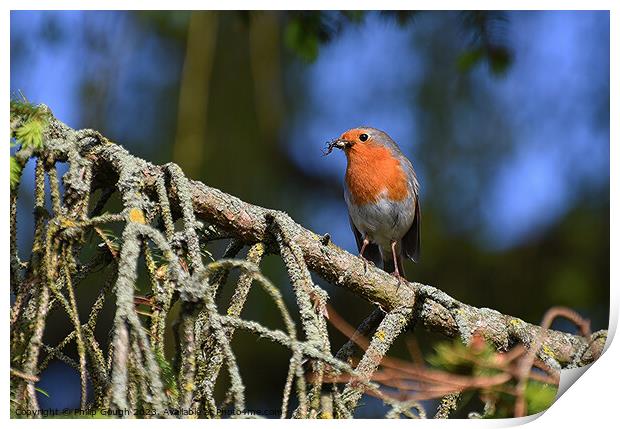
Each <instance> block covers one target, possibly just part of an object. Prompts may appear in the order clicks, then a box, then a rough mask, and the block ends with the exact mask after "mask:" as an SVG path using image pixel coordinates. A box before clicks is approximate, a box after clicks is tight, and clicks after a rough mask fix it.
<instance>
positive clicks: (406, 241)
mask: <svg viewBox="0 0 620 429" xmlns="http://www.w3.org/2000/svg"><path fill="white" fill-rule="evenodd" d="M402 252H403V253H404V255H405V256H406V257H407V258H409V259H411V260H412V261H413V262H418V261H419V260H420V200H419V199H418V197H417V195H416V201H415V217H414V219H413V223H412V224H411V227H410V228H409V231H407V233H406V234H405V236H404V237H403V240H402Z"/></svg>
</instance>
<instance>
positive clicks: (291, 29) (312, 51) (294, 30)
mask: <svg viewBox="0 0 620 429" xmlns="http://www.w3.org/2000/svg"><path fill="white" fill-rule="evenodd" d="M284 41H285V43H286V45H287V46H288V47H289V48H291V49H292V50H293V51H295V52H296V53H297V54H298V55H299V56H301V57H302V58H303V59H304V60H306V61H308V62H313V61H314V60H316V58H317V57H318V56H319V38H318V36H317V34H316V33H315V32H313V31H310V30H309V29H307V28H305V27H304V24H303V23H302V21H301V20H300V19H293V20H292V21H291V22H289V24H288V25H287V26H286V31H285V34H284Z"/></svg>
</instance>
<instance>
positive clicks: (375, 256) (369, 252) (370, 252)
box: [349, 216, 381, 265]
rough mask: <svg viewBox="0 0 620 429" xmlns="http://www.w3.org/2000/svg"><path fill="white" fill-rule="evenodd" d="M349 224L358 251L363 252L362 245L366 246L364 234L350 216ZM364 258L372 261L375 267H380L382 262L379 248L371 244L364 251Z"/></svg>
mask: <svg viewBox="0 0 620 429" xmlns="http://www.w3.org/2000/svg"><path fill="white" fill-rule="evenodd" d="M349 224H350V225H351V231H353V235H354V236H355V242H356V243H357V250H361V249H362V244H364V237H362V233H361V232H359V231H358V230H357V228H356V227H355V224H354V223H353V219H351V216H349ZM364 258H366V259H368V260H369V261H372V262H373V263H374V264H375V265H378V264H379V263H380V262H381V252H379V246H377V245H376V244H374V243H369V244H368V245H367V246H366V249H365V250H364Z"/></svg>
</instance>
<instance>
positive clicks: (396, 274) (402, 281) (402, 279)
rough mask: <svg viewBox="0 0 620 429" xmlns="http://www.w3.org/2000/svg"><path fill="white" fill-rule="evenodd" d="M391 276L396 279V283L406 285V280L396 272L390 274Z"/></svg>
mask: <svg viewBox="0 0 620 429" xmlns="http://www.w3.org/2000/svg"><path fill="white" fill-rule="evenodd" d="M390 274H391V275H393V276H394V277H396V280H398V283H399V284H400V283H407V279H406V278H404V277H403V276H401V275H400V273H399V272H398V270H396V271H394V272H393V273H390Z"/></svg>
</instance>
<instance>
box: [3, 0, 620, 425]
mask: <svg viewBox="0 0 620 429" xmlns="http://www.w3.org/2000/svg"><path fill="white" fill-rule="evenodd" d="M617 4H618V3H617V2H613V1H604V0H591V1H588V2H585V1H576V0H564V1H548V0H547V1H542V0H537V1H533V0H520V1H489V0H487V1H478V0H470V1H454V0H444V1H442V2H441V3H439V2H425V3H422V2H419V1H418V2H411V1H409V2H405V1H394V0H384V1H382V2H380V3H379V2H376V1H367V0H358V1H355V2H353V1H339V2H334V1H333V0H332V1H325V0H317V1H298V2H296V3H295V4H294V5H293V4H291V2H290V1H287V2H285V1H281V0H280V1H269V2H266V1H263V2H258V1H247V0H246V1H228V2H222V1H218V2H215V1H200V2H199V1H184V0H177V1H175V2H174V3H171V2H163V1H149V2H146V1H142V2H138V1H128V0H124V1H119V0H109V1H106V2H102V1H91V2H88V5H86V4H85V2H83V1H75V0H72V1H69V0H66V1H49V0H40V1H33V0H24V1H14V0H9V1H4V2H2V6H3V9H4V10H3V12H4V13H2V15H1V17H0V29H1V30H0V31H1V33H2V39H3V40H2V47H3V49H2V60H3V61H2V64H4V66H3V67H1V68H0V70H1V73H2V84H3V87H4V94H5V97H6V98H5V101H4V103H2V104H1V106H2V107H0V117H4V118H8V117H9V104H8V102H7V101H8V100H7V99H8V98H9V96H10V85H9V67H10V52H9V46H10V40H9V35H10V27H9V25H10V12H9V11H10V10H11V9H14V10H19V9H99V10H106V9H108V10H109V9H159V10H165V9H173V8H174V9H177V10H182V9H184V10H191V9H253V10H256V9H334V8H338V9H357V10H362V9H377V8H383V9H411V8H415V9H420V10H424V9H433V10H434V9H506V10H544V9H556V8H558V7H560V8H562V9H575V10H592V9H602V10H611V14H610V15H611V45H610V46H611V60H610V64H611V86H610V90H611V95H612V96H611V110H610V114H611V133H610V139H611V145H610V149H611V157H610V162H611V168H610V173H611V177H610V186H611V195H610V197H611V256H610V257H611V262H612V263H611V285H612V286H611V311H610V326H609V330H610V334H609V340H608V342H607V350H606V352H605V354H604V355H603V356H602V357H601V358H600V359H599V360H598V361H597V362H596V363H595V364H594V365H592V368H590V369H589V370H588V371H587V375H585V376H584V377H581V378H580V379H579V380H578V381H577V382H576V383H575V384H574V386H572V387H571V388H569V389H568V391H567V392H566V393H565V394H564V395H563V396H562V397H561V398H560V400H559V401H558V402H557V403H555V404H554V405H553V406H552V407H551V408H550V409H549V410H548V411H546V412H545V413H543V414H542V416H540V418H536V419H532V418H525V419H512V420H510V419H509V420H485V421H481V420H449V421H441V422H440V421H418V422H415V423H413V422H404V421H394V422H388V421H385V420H383V421H381V423H379V424H390V425H395V426H399V425H407V426H408V427H410V425H412V424H415V425H416V426H417V425H421V426H423V427H429V426H439V425H441V426H442V427H446V426H448V427H456V426H468V427H473V426H476V427H479V426H482V427H505V426H515V425H518V424H522V423H525V422H527V421H531V423H530V424H529V425H530V427H533V428H548V427H550V425H553V426H554V427H555V426H559V427H562V428H571V427H582V428H583V427H601V426H603V425H605V424H607V423H610V422H612V421H617V413H618V410H617V409H616V407H617V399H616V398H617V389H618V386H620V376H619V373H620V370H619V369H618V362H620V346H618V345H617V344H616V343H617V341H616V342H615V343H614V342H612V341H611V340H612V339H613V337H614V335H615V331H616V327H617V322H618V285H619V284H620V281H619V280H620V278H619V276H618V264H617V263H615V264H614V263H613V261H619V260H620V258H618V244H617V243H618V242H619V240H620V226H619V223H618V222H620V219H619V217H618V201H619V186H618V185H619V183H618V174H617V173H615V171H617V169H618V168H619V167H620V162H619V161H620V160H619V159H618V157H619V152H618V148H617V144H618V128H617V123H618V122H617V121H618V119H619V118H620V110H619V109H618V100H619V97H618V95H619V94H618V85H617V79H618V76H619V73H620V69H619V67H618V47H619V46H620V45H619V43H618V34H619V33H618V25H619V24H620V19H619V18H618V16H619V15H618V10H619V9H620V8H619V7H618V6H617ZM5 124H6V122H5ZM5 126H7V125H5ZM7 131H8V130H6V128H5V132H4V135H5V136H6V135H7V134H8V132H7ZM1 157H2V161H0V162H2V163H3V164H2V165H4V166H8V159H7V158H8V151H6V150H5V151H2V155H1ZM4 171H6V173H5V179H4V180H3V181H2V182H1V183H2V188H1V189H2V196H1V197H0V198H2V201H5V202H6V201H8V199H9V188H8V183H9V180H8V177H6V176H8V168H6V167H5V169H4ZM8 217H9V216H8V210H7V209H6V208H5V209H4V210H3V212H2V220H1V221H0V228H1V231H2V237H4V241H3V242H4V246H3V247H2V254H1V255H0V261H2V264H3V265H2V266H3V272H5V273H6V274H5V275H4V276H3V278H5V279H8V278H9V276H8V271H9V267H8V261H9V257H8V252H9V249H8V236H9V231H8V229H9V227H8V225H9V219H8ZM6 290H8V285H6V287H5V293H6ZM6 295H7V296H5V297H4V298H5V308H6V309H7V310H6V311H7V312H8V302H7V301H8V293H7V294H6ZM5 320H6V314H5ZM8 329H9V328H8V324H6V323H3V324H2V331H1V332H2V344H4V347H3V348H2V361H3V362H4V367H5V368H7V367H8V366H9V357H8V348H7V347H6V344H7V343H8V338H9V332H8ZM8 383H9V380H8V374H7V375H6V376H5V377H4V378H3V383H2V384H3V385H2V386H1V387H0V394H1V395H2V396H1V398H2V399H0V401H1V402H0V403H2V404H5V406H3V407H2V411H1V413H2V414H1V415H2V416H3V417H4V419H8V417H9V412H8V410H9V407H8V404H9V386H8ZM532 420H533V421H532ZM186 422H187V421H186ZM110 423H111V422H110V421H108V420H89V421H88V424H89V425H90V424H92V425H95V426H98V425H106V426H107V425H109V424H110ZM10 424H11V425H15V426H21V427H28V428H30V427H32V426H35V427H36V426H39V425H42V424H44V425H46V426H48V425H51V426H54V427H56V426H61V425H62V426H72V427H82V426H83V425H84V424H85V421H84V420H45V421H42V422H33V421H25V420H11V421H10ZM113 424H114V425H128V424H131V425H135V424H138V425H146V424H148V425H149V426H152V425H155V426H157V425H167V427H168V424H167V423H166V422H163V421H148V422H146V421H141V422H127V421H114V423H113ZM174 424H175V425H177V424H200V425H205V424H209V423H207V422H204V421H201V422H194V423H192V422H191V421H190V422H187V423H179V422H175V423H174ZM220 424H222V425H251V426H252V427H253V428H254V427H258V428H265V427H268V426H269V427H271V426H274V425H276V426H277V425H289V424H290V422H288V421H287V422H284V423H282V422H279V421H273V420H269V421H232V420H226V421H221V422H220ZM315 424H338V425H339V426H341V425H345V426H346V425H351V426H350V427H353V425H355V428H356V429H359V425H365V424H372V425H375V424H377V421H374V420H373V421H371V422H370V423H368V421H361V420H354V421H353V420H351V421H338V422H337V423H334V422H321V423H319V422H318V421H312V422H310V421H300V422H298V423H296V425H299V426H300V427H302V426H305V427H309V426H308V425H315Z"/></svg>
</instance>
